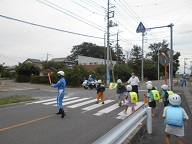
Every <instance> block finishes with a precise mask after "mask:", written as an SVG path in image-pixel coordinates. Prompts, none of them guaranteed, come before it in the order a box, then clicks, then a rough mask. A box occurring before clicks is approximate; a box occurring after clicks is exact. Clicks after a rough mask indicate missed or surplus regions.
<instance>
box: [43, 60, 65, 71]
mask: <svg viewBox="0 0 192 144" xmlns="http://www.w3.org/2000/svg"><path fill="white" fill-rule="evenodd" d="M42 66H43V68H44V69H48V68H55V69H57V70H58V69H62V68H64V67H65V66H66V65H65V64H64V63H58V62H53V61H45V62H43V63H42Z"/></svg>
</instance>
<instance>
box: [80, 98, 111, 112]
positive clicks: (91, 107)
mask: <svg viewBox="0 0 192 144" xmlns="http://www.w3.org/2000/svg"><path fill="white" fill-rule="evenodd" d="M113 101H114V100H106V101H105V104H108V103H110V102H113ZM105 104H101V103H100V104H94V105H91V106H88V107H85V108H82V110H84V111H90V110H93V109H95V108H98V107H101V106H103V105H105ZM82 113H84V112H82Z"/></svg>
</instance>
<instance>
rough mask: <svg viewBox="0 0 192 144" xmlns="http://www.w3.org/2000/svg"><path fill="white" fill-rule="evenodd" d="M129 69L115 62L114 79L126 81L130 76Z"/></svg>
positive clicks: (123, 64)
mask: <svg viewBox="0 0 192 144" xmlns="http://www.w3.org/2000/svg"><path fill="white" fill-rule="evenodd" d="M131 72H132V71H131V70H130V68H129V67H128V66H127V65H126V64H125V63H122V64H116V65H115V67H114V73H115V79H116V80H117V79H121V80H122V81H124V82H125V81H127V80H128V79H129V78H130V77H131Z"/></svg>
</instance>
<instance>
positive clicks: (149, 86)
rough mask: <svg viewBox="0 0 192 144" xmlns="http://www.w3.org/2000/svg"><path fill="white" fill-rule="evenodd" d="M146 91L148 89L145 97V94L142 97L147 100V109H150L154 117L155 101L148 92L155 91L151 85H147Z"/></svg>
mask: <svg viewBox="0 0 192 144" xmlns="http://www.w3.org/2000/svg"><path fill="white" fill-rule="evenodd" d="M147 89H148V93H147V95H146V94H144V95H145V96H147V98H148V105H149V107H151V110H152V116H155V108H156V101H155V100H154V99H151V97H150V91H151V90H156V88H155V87H153V86H152V84H147Z"/></svg>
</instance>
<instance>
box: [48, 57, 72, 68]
mask: <svg viewBox="0 0 192 144" xmlns="http://www.w3.org/2000/svg"><path fill="white" fill-rule="evenodd" d="M50 61H52V62H58V63H64V64H66V65H67V66H68V67H73V66H74V65H75V62H74V61H68V60H67V58H52V59H51V60H50Z"/></svg>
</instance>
